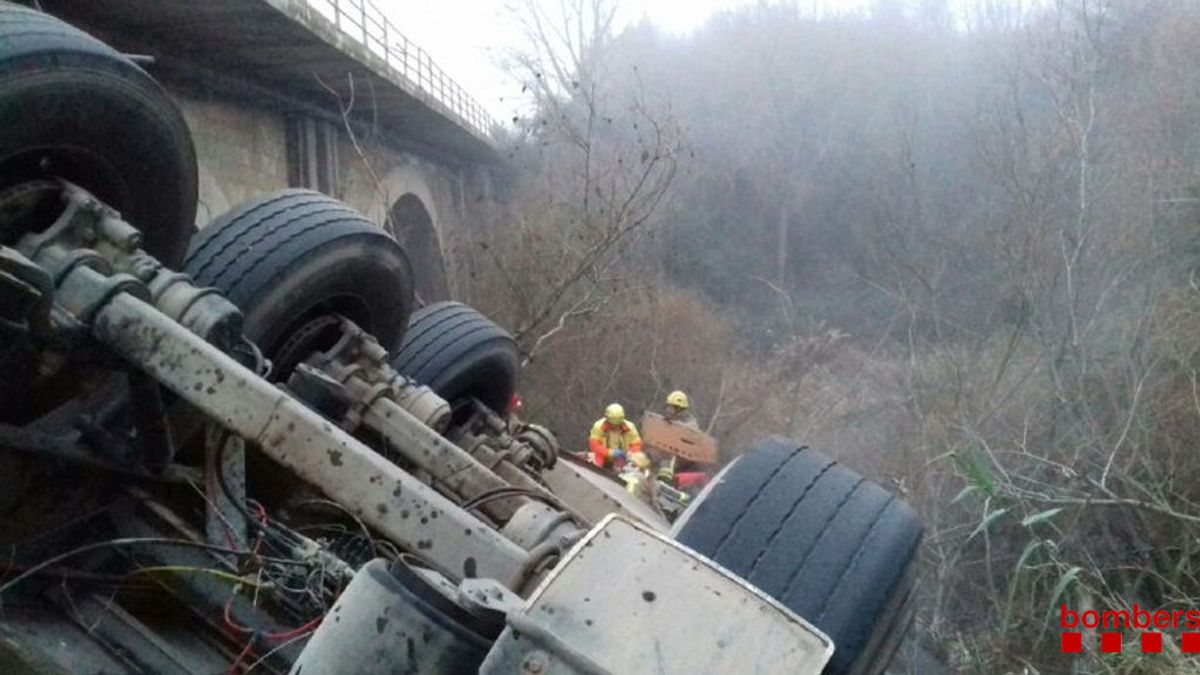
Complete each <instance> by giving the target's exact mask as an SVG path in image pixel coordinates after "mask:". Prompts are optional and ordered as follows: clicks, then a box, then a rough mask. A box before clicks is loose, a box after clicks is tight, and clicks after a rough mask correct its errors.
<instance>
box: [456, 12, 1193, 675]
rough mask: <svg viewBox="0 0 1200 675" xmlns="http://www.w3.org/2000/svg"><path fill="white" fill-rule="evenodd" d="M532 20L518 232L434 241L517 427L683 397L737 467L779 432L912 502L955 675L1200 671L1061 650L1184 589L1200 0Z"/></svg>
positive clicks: (940, 646) (932, 632)
mask: <svg viewBox="0 0 1200 675" xmlns="http://www.w3.org/2000/svg"><path fill="white" fill-rule="evenodd" d="M538 4H539V3H534V2H530V3H529V4H528V5H527V6H525V7H524V12H525V21H526V26H527V28H528V29H529V40H528V45H527V47H526V48H525V49H523V50H520V51H518V52H514V53H513V54H512V55H511V58H510V67H511V69H512V72H513V73H514V74H517V75H518V76H520V77H522V78H523V81H524V82H525V83H526V87H527V91H528V93H530V94H531V95H533V97H534V98H535V101H536V107H535V109H534V110H533V111H532V112H526V113H521V114H519V115H518V116H517V117H516V118H515V121H516V124H515V125H514V128H515V129H516V131H509V132H506V134H505V138H504V144H505V148H506V152H507V162H508V164H509V169H510V171H509V174H510V176H511V183H510V184H509V185H507V186H506V188H505V198H506V202H507V203H506V207H505V208H506V212H505V213H504V226H503V227H499V226H496V227H490V228H486V229H487V232H488V235H487V236H483V237H477V236H474V237H472V238H471V239H469V240H468V239H463V240H461V241H457V242H452V245H453V246H454V248H455V251H454V254H453V257H454V258H455V259H456V260H458V261H459V264H458V265H457V274H458V275H459V277H460V278H459V279H458V280H457V281H458V286H459V287H460V288H464V289H466V290H467V297H466V298H465V299H466V300H467V301H468V302H471V303H473V304H475V305H477V306H479V307H480V309H482V310H484V311H486V312H488V313H490V314H491V315H492V316H494V317H496V318H497V319H498V320H499V321H500V322H502V323H503V324H504V325H506V326H508V327H509V328H511V329H512V330H513V331H514V333H515V334H516V335H517V336H518V338H519V340H520V342H521V344H522V347H523V349H524V350H525V352H526V355H527V359H528V363H527V366H526V371H525V375H524V381H523V384H522V392H523V394H524V397H525V401H526V405H527V407H526V409H527V411H528V413H529V415H530V417H534V418H538V419H540V420H545V421H547V422H548V423H549V424H550V425H551V426H553V427H554V428H555V429H556V430H557V431H558V432H559V434H560V435H561V436H562V437H563V438H564V440H565V441H567V442H568V443H569V444H573V445H575V446H576V447H581V446H582V443H583V436H584V433H585V430H586V428H587V426H588V425H589V424H590V422H591V421H592V420H594V419H595V418H596V417H598V416H599V414H600V411H601V410H602V409H603V406H604V404H606V403H608V402H609V401H612V400H617V401H621V402H622V403H624V404H625V405H626V407H627V408H629V409H631V410H635V411H636V410H640V409H645V408H656V407H658V406H659V402H660V400H661V399H662V397H663V396H664V395H665V393H666V392H667V391H670V390H671V389H675V388H682V389H684V390H686V391H688V393H689V394H691V395H692V397H693V400H694V401H695V407H696V410H697V412H698V413H699V416H700V418H701V420H702V422H703V423H704V424H705V425H706V426H707V427H708V428H709V429H710V430H711V431H712V432H713V433H714V434H715V435H716V436H717V437H718V438H719V439H720V440H721V442H722V444H723V448H724V449H725V450H726V451H727V453H728V454H730V455H732V454H736V453H737V452H740V451H744V450H745V449H746V448H748V447H749V446H750V445H751V444H752V442H753V440H754V439H755V438H758V437H763V436H766V435H769V434H773V433H778V434H784V435H787V436H791V437H795V438H797V439H800V440H803V441H804V442H807V443H809V444H811V445H813V446H815V447H820V448H821V449H822V450H824V451H825V452H828V453H831V454H833V455H835V456H838V457H839V458H841V459H843V460H844V461H845V462H847V463H848V464H850V465H851V466H853V467H855V468H856V469H858V470H859V471H861V472H863V473H865V474H867V475H868V476H870V477H872V478H874V479H876V480H878V481H880V482H881V483H882V484H884V485H885V486H887V487H888V488H889V489H891V490H893V491H895V492H897V493H900V494H903V495H905V496H906V497H907V498H908V499H909V500H910V501H911V502H912V503H913V504H914V506H915V507H916V508H917V509H918V510H919V511H920V512H921V513H922V515H923V516H924V518H925V519H926V522H927V523H928V527H929V529H928V534H927V538H926V544H925V548H924V551H923V554H922V559H923V563H924V578H923V581H922V589H923V590H922V593H923V604H922V610H921V615H920V619H919V623H918V627H917V631H916V635H915V639H916V640H918V641H919V642H920V643H921V644H922V645H923V646H924V647H925V648H926V649H928V650H930V651H932V652H934V653H935V654H937V655H939V656H940V658H941V659H943V660H944V661H945V662H946V663H948V664H949V665H951V666H952V667H953V668H954V669H955V670H956V671H959V672H971V673H974V672H978V673H1005V672H1012V673H1022V672H1028V673H1035V672H1037V673H1054V672H1113V673H1135V672H1177V671H1179V670H1195V669H1197V668H1200V665H1198V664H1197V663H1195V662H1187V661H1185V660H1183V658H1182V657H1181V656H1180V655H1179V654H1177V653H1168V652H1170V651H1171V649H1172V648H1171V646H1170V645H1167V647H1166V652H1164V653H1163V654H1159V655H1145V656H1144V657H1143V656H1142V655H1140V654H1139V653H1138V651H1137V649H1136V648H1132V649H1130V648H1127V649H1126V650H1125V651H1126V653H1125V654H1122V655H1106V656H1105V657H1103V658H1102V657H1101V656H1100V655H1099V654H1098V653H1097V652H1098V651H1099V650H1098V649H1097V648H1091V649H1089V650H1085V651H1088V652H1089V653H1088V654H1085V655H1083V656H1082V657H1071V658H1069V657H1067V656H1066V655H1063V654H1061V653H1059V645H1058V639H1059V635H1058V634H1059V628H1058V624H1057V621H1058V613H1057V611H1058V605H1059V604H1060V603H1067V604H1068V605H1070V606H1072V607H1075V608H1087V607H1097V608H1099V607H1103V608H1122V607H1129V606H1131V605H1132V604H1133V603H1135V602H1136V603H1139V604H1140V605H1141V606H1145V607H1153V608H1155V609H1192V608H1196V607H1198V606H1200V579H1198V578H1197V572H1198V570H1197V568H1196V567H1197V564H1198V563H1200V551H1198V549H1200V536H1198V535H1200V504H1198V502H1200V470H1198V469H1200V443H1198V441H1200V382H1198V377H1200V375H1198V371H1197V368H1198V367H1200V355H1198V353H1197V352H1198V350H1200V285H1198V283H1200V281H1198V279H1197V276H1196V267H1197V255H1198V254H1200V222H1198V219H1200V76H1198V75H1200V71H1198V70H1197V69H1198V68H1200V3H1197V2H1194V1H1193V0H1185V1H1182V2H1180V1H1171V0H1069V1H1068V0H1060V1H1059V2H1046V3H1041V4H1035V5H1034V6H1032V7H1031V6H1030V4H1029V3H1023V4H1024V6H1023V8H1022V4H1021V3H1017V2H1016V1H1015V0H1014V1H1013V2H1009V3H1005V2H987V3H979V4H978V5H971V7H972V9H970V10H969V11H965V12H951V11H950V9H949V6H948V5H947V3H945V2H936V1H928V0H927V1H925V2H920V3H909V4H910V5H911V6H909V7H904V3H880V5H879V7H880V9H878V10H876V11H874V12H867V13H863V14H855V15H847V16H814V15H811V14H809V13H808V12H806V11H804V10H803V9H800V8H798V7H797V6H796V5H789V4H775V3H771V4H763V5H758V6H754V7H750V8H746V9H743V10H739V11H735V12H731V13H725V14H721V15H718V16H715V17H713V18H712V19H711V20H709V21H708V22H707V23H706V24H705V25H704V26H703V27H702V28H701V29H699V30H698V31H696V32H695V33H694V34H691V35H689V36H686V37H672V36H667V35H664V34H662V33H660V32H658V31H657V30H656V29H655V28H654V27H652V26H650V25H646V24H639V25H634V26H632V27H629V28H624V29H621V30H617V29H616V28H615V27H614V26H616V25H617V24H616V21H615V19H614V18H613V16H614V15H613V14H612V9H613V8H612V6H611V5H610V4H608V3H607V2H604V1H602V0H580V1H579V2H576V3H574V4H571V3H567V4H568V5H569V6H568V7H567V10H566V12H567V15H566V16H565V17H564V16H560V15H557V14H551V13H547V11H545V10H543V9H539V7H538ZM801 4H804V5H807V4H808V3H801ZM1167 642H1168V643H1169V642H1171V640H1169V639H1168V640H1167ZM1136 644H1137V643H1136V640H1135V639H1134V638H1133V636H1132V634H1131V636H1130V637H1127V638H1126V645H1132V646H1134V647H1136Z"/></svg>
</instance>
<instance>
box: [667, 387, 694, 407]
mask: <svg viewBox="0 0 1200 675" xmlns="http://www.w3.org/2000/svg"><path fill="white" fill-rule="evenodd" d="M667 405H673V406H675V407H676V408H682V409H684V410H687V409H688V408H689V407H690V406H689V405H688V397H687V394H685V393H683V392H682V391H678V390H676V391H673V392H671V393H669V394H667Z"/></svg>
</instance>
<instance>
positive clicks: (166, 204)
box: [0, 0, 197, 266]
mask: <svg viewBox="0 0 1200 675" xmlns="http://www.w3.org/2000/svg"><path fill="white" fill-rule="evenodd" d="M196 176H197V168H196V154H195V150H194V149H193V147H192V140H191V135H190V134H189V133H188V128H187V125H186V123H185V122H184V120H183V116H182V115H181V114H180V112H179V110H178V109H177V108H176V107H175V105H174V104H173V103H172V102H171V100H170V99H169V98H168V97H167V95H166V93H165V92H163V90H162V88H161V87H159V85H158V84H157V83H156V82H155V81H154V80H153V79H152V78H151V77H150V76H149V75H147V74H146V73H145V71H143V70H142V69H141V68H139V67H138V66H136V65H135V64H134V63H133V62H132V61H130V60H129V59H127V58H125V57H124V56H122V55H121V54H119V53H118V52H116V51H115V50H113V49H112V48H110V47H108V46H107V45H105V44H104V43H102V42H100V41H99V40H96V39H95V38H93V37H91V36H90V35H88V34H87V33H84V32H83V31H81V30H79V29H77V28H73V27H72V26H69V25H67V24H65V23H63V22H62V21H59V20H58V19H55V18H54V17H51V16H48V15H46V14H43V13H41V12H37V11H34V10H32V9H29V8H26V7H21V6H19V5H15V4H12V3H8V2H3V0H0V190H6V189H12V188H13V187H14V186H19V185H21V184H25V183H29V182H31V181H37V180H44V179H55V178H61V179H65V180H68V181H71V182H73V183H76V184H77V185H80V186H82V187H84V188H86V189H87V190H88V191H90V192H92V193H93V194H95V195H96V196H97V197H98V198H99V199H100V200H101V201H103V202H105V203H106V204H108V205H109V206H112V207H113V208H115V209H117V210H118V211H120V212H121V214H122V216H123V217H124V218H125V220H127V221H129V222H130V223H132V224H133V225H134V226H135V227H137V228H138V229H139V230H141V231H142V233H143V235H145V239H144V243H143V247H144V248H145V249H146V250H147V251H149V252H150V253H151V254H153V255H154V256H156V257H157V258H158V259H159V260H162V261H163V262H164V263H166V264H167V265H170V266H176V265H178V264H179V262H180V260H181V259H182V257H183V252H184V250H185V248H186V246H187V241H188V235H189V233H190V228H191V226H192V224H193V222H194V220H195V216H196V180H197V178H196ZM13 220H15V221H20V220H21V218H15V219H13ZM4 229H5V228H4V224H3V222H2V220H0V241H8V240H10V239H13V238H15V237H16V236H18V235H20V234H22V233H18V232H4V231H3V230H4Z"/></svg>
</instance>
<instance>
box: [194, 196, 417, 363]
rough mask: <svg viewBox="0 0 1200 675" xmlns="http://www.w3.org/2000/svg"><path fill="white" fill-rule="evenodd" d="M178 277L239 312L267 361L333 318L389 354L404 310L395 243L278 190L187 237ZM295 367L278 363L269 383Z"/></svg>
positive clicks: (329, 205) (405, 274)
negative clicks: (349, 323)
mask: <svg viewBox="0 0 1200 675" xmlns="http://www.w3.org/2000/svg"><path fill="white" fill-rule="evenodd" d="M184 271H185V272H187V273H188V274H190V275H191V276H192V278H193V279H195V281H196V282H197V283H199V284H201V285H203V286H213V287H215V288H218V289H220V290H221V291H222V292H224V293H225V295H226V297H228V298H229V299H230V300H232V301H233V303H234V304H236V305H237V306H238V307H240V308H241V309H242V311H243V312H244V313H245V315H246V324H245V333H246V336H247V337H249V338H250V339H251V340H253V341H254V342H255V343H256V344H257V345H258V346H259V347H260V348H261V349H262V350H263V353H264V354H265V355H266V356H267V358H270V359H276V358H277V357H279V356H281V355H280V354H279V352H280V349H281V347H282V346H283V345H284V344H285V343H287V342H288V340H289V338H294V336H295V335H296V334H297V332H298V331H301V330H305V329H306V327H308V326H312V325H314V322H317V323H319V322H321V321H327V320H328V319H327V318H328V317H332V316H334V315H335V314H341V315H344V316H346V317H347V318H349V319H351V320H353V321H354V322H355V323H357V324H358V325H359V326H361V327H362V328H363V329H365V330H367V331H368V332H370V333H371V334H372V335H374V336H375V337H376V339H378V340H379V342H380V344H381V345H383V347H384V348H386V349H389V350H390V349H393V348H394V347H395V346H396V345H397V344H398V343H399V342H400V338H401V337H402V336H403V334H404V328H405V326H406V325H408V317H409V314H410V312H411V310H412V297H413V282H412V267H411V266H410V264H409V261H408V257H407V256H405V254H404V250H403V249H402V248H401V247H400V244H398V243H396V240H395V239H393V238H392V237H391V235H389V234H388V233H387V232H385V231H384V230H383V229H382V228H379V227H377V226H375V225H374V224H372V223H371V222H370V221H368V220H367V219H366V218H364V217H362V216H361V215H359V213H358V212H357V211H355V210H354V209H352V208H350V207H349V206H347V205H345V204H343V203H342V202H339V201H338V200H336V199H333V198H332V197H328V196H326V195H323V194H321V193H319V192H313V191H311V190H281V191H279V192H274V193H270V194H267V195H263V196H260V197H258V198H257V199H254V200H251V201H249V202H247V203H245V204H242V205H240V206H237V207H235V208H233V209H231V210H230V211H229V212H227V213H225V214H224V215H222V216H221V217H219V218H217V219H216V220H215V221H213V223H212V224H211V225H209V226H208V227H206V228H204V229H202V230H200V231H199V232H198V233H197V234H196V236H195V238H193V240H192V245H191V247H190V248H189V249H188V254H187V260H186V261H185V263H184ZM331 324H332V322H331ZM324 346H329V345H324ZM304 356H307V354H304ZM285 358H286V357H285ZM294 365H295V362H294V360H293V361H292V362H289V363H280V362H278V361H277V362H276V366H277V367H276V369H275V371H273V374H272V377H273V379H284V378H286V377H287V375H288V374H289V373H290V370H291V367H292V366H294Z"/></svg>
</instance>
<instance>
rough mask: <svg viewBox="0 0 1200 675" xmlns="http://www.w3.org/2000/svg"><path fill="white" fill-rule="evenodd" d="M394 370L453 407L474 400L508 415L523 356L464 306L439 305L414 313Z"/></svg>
mask: <svg viewBox="0 0 1200 675" xmlns="http://www.w3.org/2000/svg"><path fill="white" fill-rule="evenodd" d="M392 367H393V368H395V369H396V370H397V371H398V372H399V373H400V374H402V375H404V376H406V377H411V378H412V379H414V380H416V381H417V382H420V383H421V384H424V385H426V386H428V387H429V388H430V389H433V390H434V391H435V392H437V394H438V395H439V396H441V397H442V398H444V399H446V400H447V401H450V403H451V404H453V403H455V402H457V401H460V400H462V399H465V398H468V397H473V398H476V399H479V401H480V402H481V403H483V404H484V405H486V406H487V407H489V408H491V409H492V410H494V411H495V412H496V413H498V414H503V413H504V412H505V411H506V410H507V408H508V404H509V402H510V401H511V400H512V396H513V392H515V391H516V390H517V373H518V371H519V370H520V367H521V352H520V349H518V348H517V343H516V341H515V340H513V338H512V336H511V335H509V334H508V332H507V331H505V330H504V329H503V328H501V327H499V326H497V325H496V324H495V323H492V321H491V320H489V319H488V318H487V317H485V316H484V315H482V314H480V313H479V312H477V311H475V310H474V309H471V308H470V307H467V306H466V305H464V304H462V303H460V302H438V303H435V304H432V305H428V306H426V307H423V308H421V309H419V310H417V311H416V312H414V313H413V315H412V319H411V320H410V321H409V323H408V332H407V333H406V334H405V336H404V342H403V343H402V344H401V345H400V349H398V350H397V351H396V353H395V355H394V356H392Z"/></svg>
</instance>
